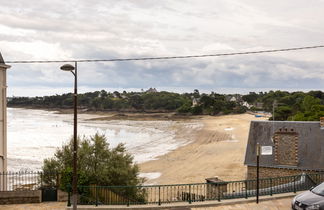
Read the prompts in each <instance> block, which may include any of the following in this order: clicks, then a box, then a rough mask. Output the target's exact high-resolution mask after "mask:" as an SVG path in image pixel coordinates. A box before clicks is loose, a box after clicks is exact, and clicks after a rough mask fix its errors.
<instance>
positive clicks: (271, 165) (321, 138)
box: [244, 118, 324, 179]
mask: <svg viewBox="0 0 324 210" xmlns="http://www.w3.org/2000/svg"><path fill="white" fill-rule="evenodd" d="M257 143H259V144H260V146H261V147H262V146H271V147H272V155H261V156H260V177H261V178H266V177H277V176H290V175H297V174H301V173H303V172H307V173H317V172H324V118H321V121H320V122H319V121H312V122H311V121H309V122H296V121H252V122H251V125H250V132H249V138H248V143H247V148H246V154H245V161H244V164H245V165H246V166H247V179H255V178H256V145H257ZM268 148H269V147H268Z"/></svg>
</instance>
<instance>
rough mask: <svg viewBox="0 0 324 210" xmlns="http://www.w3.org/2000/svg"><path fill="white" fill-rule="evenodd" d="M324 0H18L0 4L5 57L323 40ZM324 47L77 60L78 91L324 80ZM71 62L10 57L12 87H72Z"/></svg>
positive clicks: (14, 90) (225, 48) (319, 85)
mask: <svg viewBox="0 0 324 210" xmlns="http://www.w3.org/2000/svg"><path fill="white" fill-rule="evenodd" d="M323 9H324V0H312V1H305V0H285V1H282V0H272V1H269V0H240V1H237V0H217V1H210V0H181V1H175V0H159V1H152V0H136V1H134V0H118V1H116V0H69V1H63V0H55V1H50V0H42V1H36V0H29V1H25V0H12V1H2V2H1V7H0V19H1V22H0V52H1V54H2V56H3V58H4V60H5V61H17V60H67V59H112V58H136V57H158V56H179V55H180V56H181V55H199V54H216V53H233V52H243V51H254V50H267V49H280V48H290V47H303V46H313V45H323V44H324V24H323V23H322V20H323V19H324V13H323ZM323 57H324V49H323V48H320V49H311V50H302V51H292V52H280V53H267V54H258V55H256V54H253V55H237V56H227V57H209V58H195V59H175V60H159V61H157V60H155V61H131V62H106V63H79V64H78V90H79V92H87V91H95V90H101V89H105V90H107V91H114V90H118V91H122V90H126V91H140V90H141V89H144V90H145V89H148V88H150V87H155V88H157V89H158V90H167V91H174V92H192V91H193V90H194V89H199V90H200V91H201V92H211V91H214V92H218V93H247V92H249V91H257V92H259V91H267V90H289V91H295V90H304V91H308V90H323V87H324V59H323ZM63 64H64V63H55V64H11V66H12V67H11V68H10V69H9V70H8V73H7V82H8V96H44V95H52V94H61V93H67V92H71V91H73V82H74V80H73V75H72V74H70V73H69V72H64V71H60V70H59V69H60V66H61V65H63Z"/></svg>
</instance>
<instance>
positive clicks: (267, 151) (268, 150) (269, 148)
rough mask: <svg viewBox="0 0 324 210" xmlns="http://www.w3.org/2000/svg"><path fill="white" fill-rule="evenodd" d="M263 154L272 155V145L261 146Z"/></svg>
mask: <svg viewBox="0 0 324 210" xmlns="http://www.w3.org/2000/svg"><path fill="white" fill-rule="evenodd" d="M261 155H272V146H261Z"/></svg>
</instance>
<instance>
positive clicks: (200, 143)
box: [140, 114, 266, 184]
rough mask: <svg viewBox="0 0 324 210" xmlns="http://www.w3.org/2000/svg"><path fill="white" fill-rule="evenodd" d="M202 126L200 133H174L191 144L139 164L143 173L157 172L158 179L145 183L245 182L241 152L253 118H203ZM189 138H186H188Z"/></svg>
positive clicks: (242, 115) (243, 152)
mask: <svg viewBox="0 0 324 210" xmlns="http://www.w3.org/2000/svg"><path fill="white" fill-rule="evenodd" d="M195 120H198V121H201V122H202V123H203V124H204V126H203V128H202V129H201V130H200V131H196V132H190V131H184V130H178V131H177V135H179V136H180V137H181V136H183V135H187V137H188V138H192V142H191V143H190V144H188V145H186V146H183V147H180V148H178V149H176V150H174V151H172V152H170V153H168V154H166V155H163V156H161V157H159V159H158V160H152V161H149V162H145V163H142V164H140V170H141V172H144V173H151V172H160V173H161V176H160V177H158V178H156V179H151V180H148V181H147V182H146V184H176V183H177V184H178V183H179V184H180V183H195V182H205V179H206V178H209V177H214V176H217V177H218V178H220V179H222V180H225V181H229V180H241V179H245V176H246V166H244V164H243V162H244V157H245V149H246V143H247V138H248V132H249V126H250V122H251V121H252V120H266V118H256V117H255V116H254V115H251V114H240V115H225V116H216V117H214V116H203V117H201V118H200V119H195ZM188 135H189V136H188Z"/></svg>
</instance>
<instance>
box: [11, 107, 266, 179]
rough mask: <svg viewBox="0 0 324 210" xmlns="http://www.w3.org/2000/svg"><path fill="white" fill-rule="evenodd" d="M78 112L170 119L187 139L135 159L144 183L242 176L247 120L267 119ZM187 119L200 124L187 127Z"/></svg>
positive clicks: (107, 117) (178, 137)
mask: <svg viewBox="0 0 324 210" xmlns="http://www.w3.org/2000/svg"><path fill="white" fill-rule="evenodd" d="M11 108H16V107H11ZM17 108H18V107H17ZM33 109H35V108H33ZM37 110H39V109H37ZM43 110H44V109H43ZM46 111H55V112H57V113H61V114H70V113H73V110H64V112H63V111H62V110H59V109H46ZM79 113H80V114H82V115H80V120H84V121H94V122H97V123H105V121H107V122H109V121H113V120H125V121H157V124H156V125H154V126H157V127H159V121H161V123H162V121H173V126H171V127H169V128H168V129H170V130H171V131H172V132H173V133H174V134H175V141H178V142H179V143H180V142H181V141H182V142H187V143H184V144H183V143H182V145H180V146H179V147H177V148H175V149H174V150H170V151H168V153H166V154H164V155H161V156H157V157H156V158H155V159H154V160H149V161H145V162H142V163H139V164H138V165H139V168H140V173H141V175H142V176H147V177H149V178H150V179H148V180H147V181H146V183H145V184H186V183H195V182H199V183H201V182H205V179H206V178H210V177H214V176H218V177H219V179H221V180H224V181H229V180H241V179H245V174H246V167H245V166H244V164H243V161H244V156H245V148H246V143H247V138H248V131H249V126H250V122H251V121H252V120H267V118H264V117H261V118H256V117H255V116H254V115H252V114H248V113H245V114H237V115H222V116H207V115H200V116H180V117H179V116H177V115H175V114H174V113H117V112H87V111H81V112H79ZM181 122H186V124H189V126H183V124H182V123H181ZM147 123H149V122H147ZM163 123H164V122H163ZM163 123H162V124H163ZM191 123H192V125H197V124H200V125H202V126H198V127H194V126H193V127H191V126H190V124H191ZM183 140H185V141H183ZM143 146H144V145H143ZM157 146H158V147H160V146H161V145H157ZM153 148H154V147H153ZM162 148H163V147H162Z"/></svg>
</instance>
